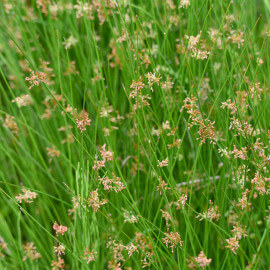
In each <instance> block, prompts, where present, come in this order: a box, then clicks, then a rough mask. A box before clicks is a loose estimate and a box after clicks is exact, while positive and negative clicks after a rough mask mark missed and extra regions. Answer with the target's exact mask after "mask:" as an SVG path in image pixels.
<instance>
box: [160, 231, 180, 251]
mask: <svg viewBox="0 0 270 270" xmlns="http://www.w3.org/2000/svg"><path fill="white" fill-rule="evenodd" d="M164 234H165V235H166V237H164V238H162V242H163V243H164V244H165V245H166V247H168V246H169V244H170V248H171V250H172V252H173V249H174V248H176V245H177V244H179V245H180V246H182V245H183V241H181V237H180V235H179V233H178V232H170V233H164Z"/></svg>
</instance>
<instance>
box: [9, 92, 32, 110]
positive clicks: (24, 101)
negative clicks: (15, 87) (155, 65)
mask: <svg viewBox="0 0 270 270" xmlns="http://www.w3.org/2000/svg"><path fill="white" fill-rule="evenodd" d="M12 102H16V103H17V105H18V107H19V108H20V107H23V106H29V105H33V100H32V98H31V96H30V95H21V96H19V97H16V98H15V99H13V100H12Z"/></svg>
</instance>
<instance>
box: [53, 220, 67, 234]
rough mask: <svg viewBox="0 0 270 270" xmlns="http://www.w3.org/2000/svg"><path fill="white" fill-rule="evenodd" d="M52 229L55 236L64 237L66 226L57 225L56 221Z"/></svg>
mask: <svg viewBox="0 0 270 270" xmlns="http://www.w3.org/2000/svg"><path fill="white" fill-rule="evenodd" d="M53 229H54V230H55V232H56V235H57V236H58V235H59V234H62V235H64V233H65V232H66V231H67V230H68V228H67V227H66V226H62V225H58V223H57V222H56V221H55V222H54V224H53Z"/></svg>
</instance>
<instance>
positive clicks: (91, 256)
mask: <svg viewBox="0 0 270 270" xmlns="http://www.w3.org/2000/svg"><path fill="white" fill-rule="evenodd" d="M97 254H98V253H97V252H96V251H95V250H93V249H92V250H91V251H90V250H89V248H88V247H86V249H85V250H84V252H83V255H84V256H83V259H84V260H85V261H86V263H87V264H89V263H90V262H94V261H95V260H96V257H97Z"/></svg>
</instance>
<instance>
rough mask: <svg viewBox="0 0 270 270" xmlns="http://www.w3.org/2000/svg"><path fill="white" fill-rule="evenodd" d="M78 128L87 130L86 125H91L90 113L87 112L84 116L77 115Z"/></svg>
mask: <svg viewBox="0 0 270 270" xmlns="http://www.w3.org/2000/svg"><path fill="white" fill-rule="evenodd" d="M76 123H77V128H78V129H79V130H80V131H81V133H82V132H83V131H86V126H90V123H91V119H89V117H88V113H87V112H85V113H84V114H83V115H82V116H76Z"/></svg>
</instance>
